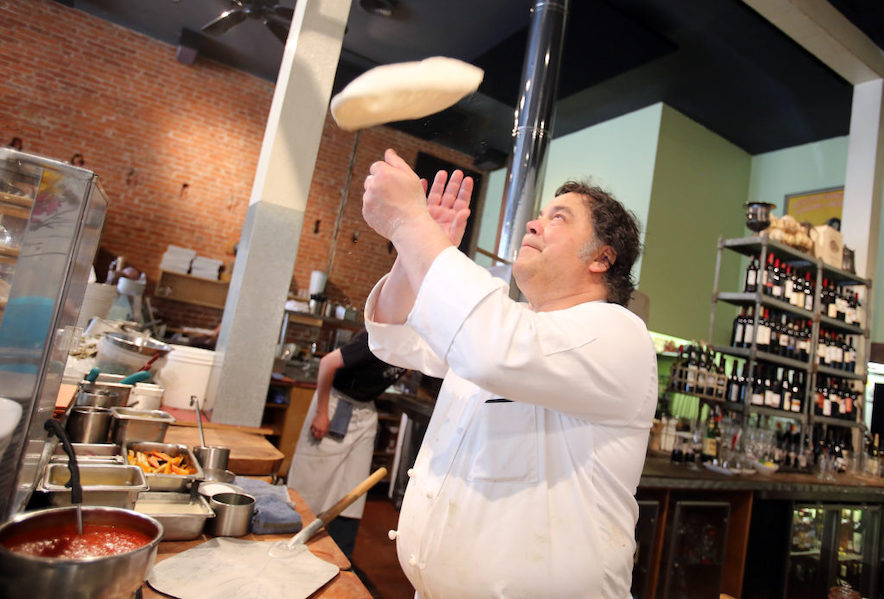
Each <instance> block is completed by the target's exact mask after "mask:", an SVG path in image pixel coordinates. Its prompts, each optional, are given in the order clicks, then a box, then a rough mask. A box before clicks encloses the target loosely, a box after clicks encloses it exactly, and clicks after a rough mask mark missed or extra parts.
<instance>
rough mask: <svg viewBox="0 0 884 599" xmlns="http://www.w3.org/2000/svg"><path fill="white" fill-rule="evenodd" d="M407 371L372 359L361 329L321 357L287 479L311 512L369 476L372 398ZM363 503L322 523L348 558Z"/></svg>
mask: <svg viewBox="0 0 884 599" xmlns="http://www.w3.org/2000/svg"><path fill="white" fill-rule="evenodd" d="M406 372H407V371H406V370H405V369H404V368H397V367H395V366H391V365H389V364H387V363H386V362H383V361H381V360H379V359H378V358H376V357H375V356H374V354H372V353H371V351H370V350H369V349H368V333H367V332H365V331H360V332H359V333H358V334H357V335H355V336H354V337H353V339H352V340H351V341H350V342H349V343H347V344H346V345H344V346H343V347H341V348H339V349H336V350H334V351H332V352H330V353H328V354H326V355H325V356H323V357H322V359H321V360H320V361H319V372H318V374H317V377H316V393H315V394H314V395H313V401H312V402H311V403H310V409H309V411H308V412H307V417H306V418H305V420H304V425H303V427H302V428H301V435H300V437H299V438H298V444H297V447H296V448H295V454H294V456H293V458H292V465H291V467H290V468H289V472H288V478H287V485H288V486H289V487H291V488H293V489H295V490H296V491H297V492H298V493H299V494H300V495H301V497H303V499H304V501H305V502H306V503H307V506H308V507H309V508H310V509H311V510H312V511H313V513H315V514H319V513H320V512H322V511H324V510H326V509H328V508H330V507H331V506H332V505H334V504H335V503H336V502H337V501H338V500H339V499H340V498H342V497H343V496H344V495H346V494H347V493H348V492H349V491H350V490H351V489H352V488H353V487H355V486H356V485H357V484H359V483H360V482H362V480H364V479H365V478H366V477H367V476H368V475H369V471H370V470H371V458H372V453H373V452H374V445H375V436H376V435H377V429H378V415H377V411H376V410H375V406H374V399H375V398H376V397H377V396H378V395H380V394H381V393H383V392H384V390H385V389H386V388H387V387H389V386H390V385H392V384H393V383H395V382H396V381H397V380H399V378H400V377H401V376H402V375H403V374H405V373H406ZM331 414H333V416H330V415H331ZM364 508H365V496H364V495H363V496H362V497H360V498H359V499H358V500H357V501H356V502H354V503H353V504H352V505H350V506H349V507H348V508H347V509H345V510H344V511H343V512H342V513H341V515H340V516H339V517H338V518H336V519H334V520H332V522H331V523H329V524H326V530H328V532H329V534H330V535H331V537H332V538H333V539H334V540H335V542H336V543H337V544H338V546H339V547H340V548H341V550H342V551H343V552H344V554H345V555H347V557H348V558H349V557H350V555H351V553H352V551H353V545H354V544H355V541H356V533H357V532H358V529H359V519H360V518H361V517H362V511H363V509H364Z"/></svg>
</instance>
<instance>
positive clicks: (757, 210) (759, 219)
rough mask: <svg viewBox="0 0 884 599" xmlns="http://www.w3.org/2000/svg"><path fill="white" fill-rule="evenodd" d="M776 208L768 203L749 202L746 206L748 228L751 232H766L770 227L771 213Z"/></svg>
mask: <svg viewBox="0 0 884 599" xmlns="http://www.w3.org/2000/svg"><path fill="white" fill-rule="evenodd" d="M772 208H776V206H775V205H774V204H770V203H768V202H748V203H747V204H746V227H747V228H748V229H749V230H750V231H755V232H756V233H758V232H759V231H764V230H765V229H766V228H767V227H768V225H770V211H771V209H772Z"/></svg>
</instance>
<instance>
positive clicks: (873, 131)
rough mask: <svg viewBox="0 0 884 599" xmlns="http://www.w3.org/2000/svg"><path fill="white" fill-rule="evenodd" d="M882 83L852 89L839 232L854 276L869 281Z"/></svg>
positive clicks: (882, 169) (882, 173)
mask: <svg viewBox="0 0 884 599" xmlns="http://www.w3.org/2000/svg"><path fill="white" fill-rule="evenodd" d="M882 94H884V80H882V79H874V80H872V81H868V82H866V83H860V84H859V85H856V86H854V88H853V105H852V108H851V112H850V137H849V138H848V140H847V173H846V174H845V180H844V206H843V208H842V216H841V231H842V233H843V234H844V243H845V245H847V246H848V247H850V248H852V249H855V250H856V259H855V262H856V272H857V274H859V275H861V276H863V277H866V278H873V277H874V276H875V268H876V266H877V258H878V230H879V226H880V223H881V192H882V189H884V185H882V183H884V160H882V158H884V121H882V117H884V113H882V109H884V102H882V100H884V95H882Z"/></svg>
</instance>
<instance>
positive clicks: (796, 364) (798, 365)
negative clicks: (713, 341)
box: [712, 345, 810, 371]
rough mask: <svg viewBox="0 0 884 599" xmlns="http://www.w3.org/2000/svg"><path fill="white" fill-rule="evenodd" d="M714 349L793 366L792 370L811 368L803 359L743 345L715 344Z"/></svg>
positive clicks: (738, 355) (789, 366) (741, 356)
mask: <svg viewBox="0 0 884 599" xmlns="http://www.w3.org/2000/svg"><path fill="white" fill-rule="evenodd" d="M712 349H714V350H715V351H717V352H719V353H722V354H727V355H729V356H737V357H739V358H745V359H747V360H748V359H749V358H754V359H755V360H757V361H761V362H769V363H770V364H777V365H779V366H785V367H786V368H791V369H792V370H804V371H808V370H810V362H802V361H801V360H793V359H792V358H786V357H783V356H778V355H776V354H771V353H768V352H764V351H759V350H757V349H756V350H754V351H753V350H752V349H747V348H743V347H732V346H730V345H713V346H712Z"/></svg>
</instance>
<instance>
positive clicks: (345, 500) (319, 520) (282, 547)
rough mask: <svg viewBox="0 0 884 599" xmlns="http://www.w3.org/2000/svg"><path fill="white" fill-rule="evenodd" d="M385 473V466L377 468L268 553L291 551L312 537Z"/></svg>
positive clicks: (277, 553)
mask: <svg viewBox="0 0 884 599" xmlns="http://www.w3.org/2000/svg"><path fill="white" fill-rule="evenodd" d="M386 475H387V469H386V468H383V467H382V468H378V469H377V470H375V471H374V472H372V473H371V475H370V476H369V477H368V478H366V479H365V480H364V481H362V482H361V483H359V484H358V485H356V486H355V487H353V490H351V491H350V492H349V493H347V494H346V495H344V497H342V498H341V500H340V501H338V502H337V503H336V504H334V505H333V506H331V507H330V508H329V509H327V510H325V511H324V512H322V513H321V514H319V516H317V517H316V519H315V520H314V521H313V522H311V523H310V524H308V525H307V526H305V527H304V528H302V529H301V531H300V532H299V533H298V534H296V535H295V536H293V537H292V538H291V539H289V540H288V541H280V542H279V543H274V544H273V547H271V548H270V555H271V556H273V555H279V554H281V553H284V552H286V551H291V550H293V549H295V548H297V547H298V546H299V545H301V546H303V545H304V543H306V542H307V540H308V539H309V538H310V537H312V536H313V535H314V534H315V533H316V531H317V530H319V529H320V528H322V527H323V526H324V525H326V524H328V523H329V522H331V521H332V520H334V519H335V518H336V517H337V516H338V514H340V513H341V512H343V511H344V510H345V509H347V507H348V506H349V505H350V504H351V503H353V502H354V501H356V500H357V499H359V498H360V497H362V495H364V494H365V493H366V492H367V491H368V490H369V489H371V488H372V487H373V486H375V485H376V484H377V483H378V482H380V480H381V479H382V478H384V477H385V476H386Z"/></svg>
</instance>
